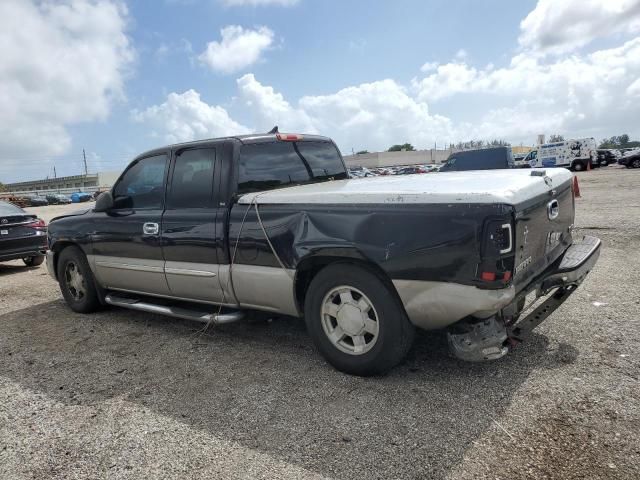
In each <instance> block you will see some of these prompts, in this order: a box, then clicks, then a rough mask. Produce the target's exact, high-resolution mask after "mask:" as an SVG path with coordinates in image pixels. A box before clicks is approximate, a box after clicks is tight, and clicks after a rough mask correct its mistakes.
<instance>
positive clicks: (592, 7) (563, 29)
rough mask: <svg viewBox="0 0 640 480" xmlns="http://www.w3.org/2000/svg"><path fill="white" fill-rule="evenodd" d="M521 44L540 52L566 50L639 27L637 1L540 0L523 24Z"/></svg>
mask: <svg viewBox="0 0 640 480" xmlns="http://www.w3.org/2000/svg"><path fill="white" fill-rule="evenodd" d="M520 30H521V34H520V38H519V39H518V40H519V43H520V45H521V46H522V47H524V48H526V49H529V50H535V51H537V52H542V53H545V52H551V53H556V54H558V53H567V52H571V51H573V50H575V49H577V48H580V47H583V46H585V45H588V44H589V43H591V42H592V41H593V40H594V39H596V38H602V37H608V36H611V35H613V34H617V33H625V34H632V33H635V32H638V31H639V30H640V2H638V0H538V3H537V5H536V7H535V8H534V9H533V10H532V11H531V12H530V13H529V14H528V15H527V16H526V18H525V19H524V20H522V22H521V23H520Z"/></svg>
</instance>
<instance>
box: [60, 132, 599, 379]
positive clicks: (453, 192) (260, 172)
mask: <svg viewBox="0 0 640 480" xmlns="http://www.w3.org/2000/svg"><path fill="white" fill-rule="evenodd" d="M524 212H526V214H524ZM573 223H574V181H573V178H572V174H571V173H570V172H568V171H566V170H564V169H549V170H546V171H544V170H523V169H508V170H506V169H503V170H492V171H480V172H458V173H451V174H447V175H407V176H389V177H385V176H380V177H374V178H369V179H366V181H365V180H364V179H349V178H348V174H347V170H346V167H345V165H344V162H343V160H342V158H341V156H340V153H339V151H338V149H337V148H336V146H335V144H334V143H333V142H332V141H331V140H330V139H328V138H326V137H321V136H316V135H304V136H303V135H293V134H271V133H270V134H253V135H246V136H238V137H232V138H222V139H213V140H204V141H198V142H191V143H183V144H178V145H171V146H167V147H162V148H158V149H155V150H151V151H149V152H147V153H144V154H142V155H140V156H139V157H137V158H136V159H135V160H133V162H132V163H131V164H130V165H129V166H128V167H127V169H126V170H125V171H124V172H123V173H122V175H121V176H120V178H119V179H118V180H117V182H116V183H115V185H114V186H113V188H112V190H111V191H110V192H106V193H103V194H102V195H101V196H100V197H99V198H98V200H97V202H96V206H95V208H94V209H86V210H84V211H83V212H77V213H74V214H69V215H65V216H62V217H58V218H56V219H54V220H52V222H51V224H50V226H49V245H50V248H51V251H50V253H49V254H48V255H47V266H48V268H49V271H50V272H51V274H52V276H53V277H54V278H55V279H57V281H58V282H59V284H60V289H61V291H62V295H63V296H64V298H65V300H66V302H67V303H68V305H69V306H70V307H71V309H72V310H74V311H76V312H82V313H89V312H93V311H95V310H96V309H98V308H99V307H100V306H101V305H115V306H120V307H124V308H130V309H134V310H141V311H146V312H153V313H157V314H166V315H171V316H174V317H179V318H186V319H191V320H197V321H201V322H207V323H213V324H222V323H228V322H232V321H237V320H239V319H241V318H242V317H243V315H244V312H245V311H246V310H251V309H257V310H264V311H267V312H272V313H276V314H283V315H292V316H295V317H304V319H305V321H306V324H307V328H308V330H309V333H310V334H311V337H312V338H313V340H314V343H315V345H316V346H317V348H318V350H319V351H320V352H321V353H322V354H323V355H324V357H325V358H326V359H327V360H328V361H329V362H330V363H331V364H332V365H333V366H334V367H336V368H337V369H339V370H342V371H344V372H348V373H351V374H357V375H370V374H377V373H381V372H385V371H387V370H388V369H390V368H391V367H393V366H394V365H396V364H397V363H399V362H400V361H401V360H402V359H403V358H404V356H405V355H406V353H407V352H408V350H409V348H410V346H411V343H412V339H413V335H414V328H415V327H419V328H423V329H444V328H446V329H447V335H448V338H449V345H450V348H451V350H452V352H453V353H454V354H455V355H457V356H458V357H460V358H463V359H466V360H486V359H495V358H499V357H502V356H503V355H505V354H506V353H507V352H508V351H509V349H510V347H511V346H512V345H514V344H515V343H517V342H518V341H520V340H522V339H523V338H524V337H525V336H526V334H527V332H528V331H530V329H531V328H533V327H535V326H536V325H537V324H538V323H539V322H541V321H542V320H544V319H545V318H546V317H547V316H548V315H550V314H551V313H552V312H553V311H554V310H555V309H556V308H557V307H558V306H559V305H561V304H562V302H564V300H566V298H567V297H568V296H569V295H571V294H572V293H573V292H574V291H575V289H576V287H577V286H578V285H579V284H580V283H581V282H582V280H583V279H584V278H585V276H586V275H587V273H588V272H589V271H590V270H592V268H593V266H594V264H595V262H596V260H597V258H598V255H599V251H600V240H598V239H597V238H595V237H584V238H580V239H575V240H574V239H573V237H572V229H571V227H572V225H573ZM527 294H531V295H533V296H534V297H535V296H542V297H544V296H547V295H549V294H550V296H548V297H547V298H546V299H545V300H544V302H543V303H542V305H540V306H539V307H538V308H537V309H535V310H534V311H533V312H532V313H531V314H529V315H527V316H523V318H520V317H521V314H522V311H523V306H524V299H525V297H526V296H527Z"/></svg>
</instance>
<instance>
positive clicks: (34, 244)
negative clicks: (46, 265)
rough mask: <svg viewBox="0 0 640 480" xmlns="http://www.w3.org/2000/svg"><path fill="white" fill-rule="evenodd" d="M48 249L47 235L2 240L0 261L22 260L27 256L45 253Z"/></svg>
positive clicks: (0, 243) (0, 242)
mask: <svg viewBox="0 0 640 480" xmlns="http://www.w3.org/2000/svg"><path fill="white" fill-rule="evenodd" d="M0 240H2V239H0ZM46 250H47V237H46V235H37V236H36V235H34V236H32V237H23V238H18V239H14V240H5V241H0V262H8V261H9V260H20V259H21V258H25V257H38V256H40V255H44V254H45V252H46Z"/></svg>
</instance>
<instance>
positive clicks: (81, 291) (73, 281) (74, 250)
mask: <svg viewBox="0 0 640 480" xmlns="http://www.w3.org/2000/svg"><path fill="white" fill-rule="evenodd" d="M57 274H58V283H59V284H60V291H61V292H62V296H63V297H64V299H65V300H66V302H67V304H68V305H69V307H71V310H73V311H74V312H78V313H90V312H94V311H96V310H98V309H99V308H100V300H99V299H98V292H97V290H96V286H95V283H94V278H93V274H92V273H91V268H90V267H89V262H87V257H85V255H84V253H83V252H82V250H80V249H79V248H78V247H67V248H65V249H64V250H63V251H62V252H61V253H60V259H59V260H58V270H57Z"/></svg>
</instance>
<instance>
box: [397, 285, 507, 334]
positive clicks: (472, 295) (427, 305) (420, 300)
mask: <svg viewBox="0 0 640 480" xmlns="http://www.w3.org/2000/svg"><path fill="white" fill-rule="evenodd" d="M393 285H394V286H395V287H396V290H397V291H398V295H400V299H401V300H402V303H403V304H404V308H405V310H406V312H407V315H408V316H409V319H410V320H411V322H412V323H413V324H414V325H416V326H417V327H420V328H423V329H425V330H433V329H438V328H444V327H446V326H448V325H451V324H453V323H455V322H457V321H458V320H461V319H463V318H464V317H466V316H468V315H478V316H489V315H491V314H493V313H495V312H497V311H498V310H501V309H502V308H504V307H505V306H507V305H508V304H509V303H511V302H512V301H513V298H514V297H515V290H514V288H513V287H510V288H505V289H501V290H481V289H479V288H476V287H473V286H470V285H460V284H457V283H448V282H426V281H420V280H393Z"/></svg>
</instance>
